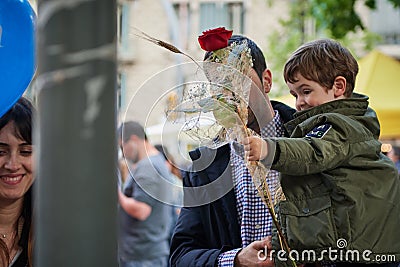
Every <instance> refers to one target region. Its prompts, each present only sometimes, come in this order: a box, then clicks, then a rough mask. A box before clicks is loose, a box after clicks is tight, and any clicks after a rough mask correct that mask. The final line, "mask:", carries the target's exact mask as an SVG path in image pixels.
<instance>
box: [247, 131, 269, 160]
mask: <svg viewBox="0 0 400 267" xmlns="http://www.w3.org/2000/svg"><path fill="white" fill-rule="evenodd" d="M242 143H243V146H244V151H245V154H246V157H247V159H248V160H250V161H256V160H263V159H265V157H266V156H267V155H268V146H267V142H265V141H264V140H263V139H261V138H260V137H257V136H250V137H247V138H245V139H244V140H243V142H242Z"/></svg>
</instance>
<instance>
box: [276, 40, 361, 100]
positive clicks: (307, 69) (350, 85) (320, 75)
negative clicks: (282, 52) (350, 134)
mask: <svg viewBox="0 0 400 267" xmlns="http://www.w3.org/2000/svg"><path fill="white" fill-rule="evenodd" d="M297 73H300V74H301V75H302V76H303V77H304V78H306V79H308V80H312V81H315V82H317V83H319V84H320V85H322V86H324V87H326V88H332V86H333V82H334V81H335V78H336V77H338V76H343V77H344V78H346V81H347V83H346V90H345V93H344V96H346V97H350V96H351V95H352V93H353V89H354V85H355V81H356V76H357V73H358V64H357V61H356V59H355V58H354V57H353V55H352V54H351V53H350V51H349V50H348V49H346V48H345V47H343V46H342V45H341V44H340V43H338V42H336V41H334V40H331V39H320V40H315V41H311V42H308V43H306V44H304V45H302V46H300V47H299V48H298V49H297V50H296V51H295V52H294V53H293V54H292V55H291V56H290V58H289V59H288V60H287V61H286V63H285V67H284V70H283V76H284V78H285V82H290V83H295V82H296V81H297V79H296V75H297Z"/></svg>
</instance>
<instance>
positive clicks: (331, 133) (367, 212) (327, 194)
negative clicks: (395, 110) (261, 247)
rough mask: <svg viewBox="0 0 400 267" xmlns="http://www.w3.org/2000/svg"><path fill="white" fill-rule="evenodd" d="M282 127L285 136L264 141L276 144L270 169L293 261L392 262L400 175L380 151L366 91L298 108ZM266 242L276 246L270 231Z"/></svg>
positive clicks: (397, 239)
mask: <svg viewBox="0 0 400 267" xmlns="http://www.w3.org/2000/svg"><path fill="white" fill-rule="evenodd" d="M285 126H286V128H287V130H288V131H289V133H290V135H291V137H290V138H275V139H268V140H267V142H268V144H269V147H270V148H273V147H274V146H276V152H275V160H274V163H273V164H272V169H275V170H278V171H279V172H281V185H282V190H283V192H284V194H285V197H286V200H282V201H281V202H279V204H278V205H277V215H278V219H279V222H280V224H281V227H282V229H283V232H284V234H285V236H286V238H287V241H288V244H289V247H290V249H291V250H292V252H291V256H293V257H294V258H296V259H297V260H299V262H316V261H317V262H320V261H335V262H338V261H351V262H364V263H379V262H387V261H393V260H395V261H399V259H400V183H399V182H400V181H399V177H398V172H397V170H396V168H395V166H394V165H393V163H392V162H391V161H390V160H389V159H388V158H387V157H386V156H384V155H383V154H382V153H381V143H380V142H379V141H378V137H379V122H378V119H377V117H376V114H375V112H374V111H373V110H372V109H370V108H368V97H366V96H363V95H358V94H353V97H352V98H349V99H344V100H336V101H332V102H328V103H325V104H323V105H321V106H317V107H314V108H312V109H309V110H306V111H301V112H297V113H296V114H295V119H293V120H292V121H290V122H288V123H287V124H286V125H285ZM273 247H274V249H275V250H276V251H277V250H280V246H279V241H278V238H277V234H276V229H274V231H273ZM314 253H315V257H314ZM285 255H286V258H289V257H288V256H289V254H288V253H287V252H286V254H285V253H284V252H281V254H280V259H278V257H277V255H275V260H276V261H278V262H279V261H282V260H284V259H285V257H284V256H285ZM357 255H358V256H357ZM390 255H393V256H394V257H395V259H394V258H393V256H390Z"/></svg>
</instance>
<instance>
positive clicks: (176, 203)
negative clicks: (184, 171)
mask: <svg viewBox="0 0 400 267" xmlns="http://www.w3.org/2000/svg"><path fill="white" fill-rule="evenodd" d="M155 148H156V149H157V150H158V151H160V153H161V154H162V155H163V156H164V158H165V164H166V165H167V168H168V170H169V171H170V173H171V179H172V180H173V181H174V184H173V185H171V190H172V192H171V194H172V203H171V204H172V205H173V207H172V223H171V232H170V237H172V234H173V230H174V229H175V225H176V221H177V219H178V215H179V213H180V212H181V207H182V203H183V189H182V175H181V172H180V169H179V168H178V167H177V166H176V163H175V161H174V159H173V157H172V155H171V154H169V153H168V150H167V148H166V147H164V146H163V145H160V144H159V145H155ZM178 175H179V176H178Z"/></svg>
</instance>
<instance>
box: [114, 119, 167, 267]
mask: <svg viewBox="0 0 400 267" xmlns="http://www.w3.org/2000/svg"><path fill="white" fill-rule="evenodd" d="M119 133H120V137H121V146H122V151H123V155H124V157H126V159H127V160H129V161H131V162H133V163H135V169H134V170H133V171H132V175H131V176H130V177H129V178H128V179H127V181H126V182H125V185H124V189H123V192H122V191H120V190H119V204H120V207H119V226H120V227H119V248H118V251H119V252H118V253H119V264H120V265H119V266H120V267H136V266H137V267H141V266H154V267H165V266H168V250H169V249H168V248H169V236H170V228H171V220H172V212H171V209H172V208H171V206H170V205H168V204H166V203H167V202H168V201H169V200H170V199H169V198H170V193H169V192H167V191H168V190H165V188H166V185H168V184H170V183H171V182H172V181H171V180H170V172H169V170H168V169H167V166H166V165H165V159H164V157H163V155H162V154H161V153H160V152H159V151H158V150H157V149H156V148H155V147H154V146H153V145H152V144H151V143H150V142H149V140H148V139H147V135H146V133H145V131H144V129H143V127H142V126H141V125H140V124H139V123H138V122H134V121H128V122H125V123H123V124H122V126H121V127H120V129H119Z"/></svg>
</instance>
